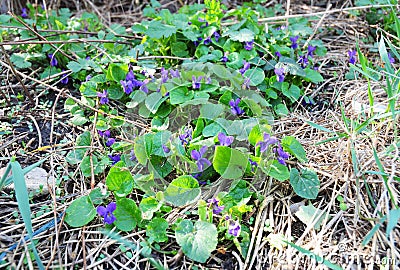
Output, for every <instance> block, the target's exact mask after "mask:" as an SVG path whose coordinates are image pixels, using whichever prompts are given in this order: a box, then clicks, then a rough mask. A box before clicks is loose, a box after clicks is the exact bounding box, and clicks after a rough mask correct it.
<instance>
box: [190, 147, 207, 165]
mask: <svg viewBox="0 0 400 270" xmlns="http://www.w3.org/2000/svg"><path fill="white" fill-rule="evenodd" d="M206 151H207V146H206V145H204V146H203V147H201V148H200V150H199V151H197V150H192V152H191V156H192V159H194V160H195V161H196V164H197V168H198V170H199V171H200V172H202V171H204V169H205V165H208V166H210V165H211V162H210V161H209V160H208V159H206V158H203V155H204V154H205V153H206Z"/></svg>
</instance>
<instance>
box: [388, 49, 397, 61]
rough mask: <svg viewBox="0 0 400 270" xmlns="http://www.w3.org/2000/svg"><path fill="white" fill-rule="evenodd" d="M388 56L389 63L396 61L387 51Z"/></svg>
mask: <svg viewBox="0 0 400 270" xmlns="http://www.w3.org/2000/svg"><path fill="white" fill-rule="evenodd" d="M388 58H389V62H390V64H394V62H395V61H396V60H395V59H394V58H393V56H392V55H391V54H390V52H388Z"/></svg>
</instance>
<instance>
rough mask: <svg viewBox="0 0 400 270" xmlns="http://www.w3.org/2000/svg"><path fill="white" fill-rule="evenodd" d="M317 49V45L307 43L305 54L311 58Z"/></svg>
mask: <svg viewBox="0 0 400 270" xmlns="http://www.w3.org/2000/svg"><path fill="white" fill-rule="evenodd" d="M316 49H317V47H314V46H312V45H308V47H307V56H309V57H311V58H313V57H314V52H315V50H316Z"/></svg>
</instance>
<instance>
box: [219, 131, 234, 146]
mask: <svg viewBox="0 0 400 270" xmlns="http://www.w3.org/2000/svg"><path fill="white" fill-rule="evenodd" d="M218 141H219V144H220V145H222V146H229V145H231V144H232V143H233V136H226V135H225V134H224V133H222V132H220V133H218Z"/></svg>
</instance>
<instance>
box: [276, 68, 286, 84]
mask: <svg viewBox="0 0 400 270" xmlns="http://www.w3.org/2000/svg"><path fill="white" fill-rule="evenodd" d="M274 72H275V74H276V77H277V79H278V82H283V81H284V80H285V69H284V68H275V69H274Z"/></svg>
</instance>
